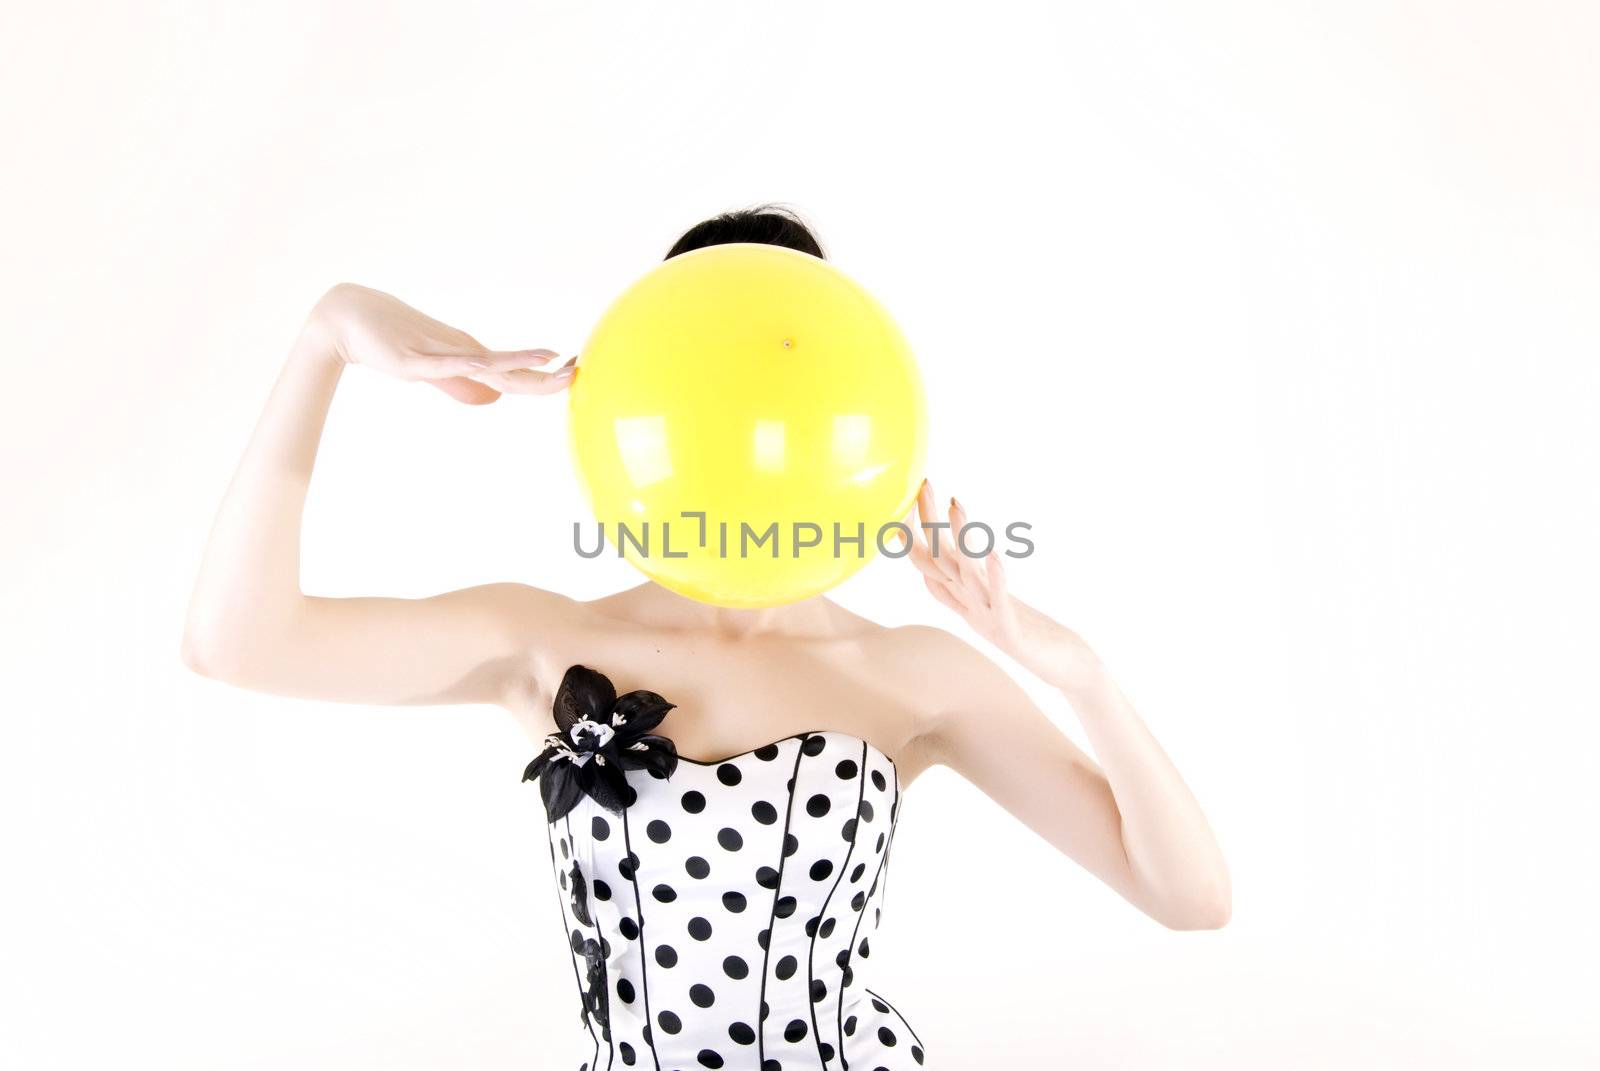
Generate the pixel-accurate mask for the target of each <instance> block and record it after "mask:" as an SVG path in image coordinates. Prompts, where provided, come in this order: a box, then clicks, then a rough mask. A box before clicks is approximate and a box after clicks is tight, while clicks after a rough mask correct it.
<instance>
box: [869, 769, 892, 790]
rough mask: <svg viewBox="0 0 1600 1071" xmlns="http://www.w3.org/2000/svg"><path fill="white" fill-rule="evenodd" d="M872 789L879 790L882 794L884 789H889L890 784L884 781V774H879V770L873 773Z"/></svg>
mask: <svg viewBox="0 0 1600 1071" xmlns="http://www.w3.org/2000/svg"><path fill="white" fill-rule="evenodd" d="M872 787H873V788H875V789H877V790H878V791H879V792H882V791H883V790H884V789H886V788H888V787H889V785H888V782H886V781H885V780H884V779H883V774H881V773H879V772H878V771H877V770H873V771H872Z"/></svg>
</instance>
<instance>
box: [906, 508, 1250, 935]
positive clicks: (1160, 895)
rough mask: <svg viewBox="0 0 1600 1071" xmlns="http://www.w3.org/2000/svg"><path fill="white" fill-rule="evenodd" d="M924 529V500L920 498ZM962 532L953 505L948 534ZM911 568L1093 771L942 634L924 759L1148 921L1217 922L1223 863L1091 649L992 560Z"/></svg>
mask: <svg viewBox="0 0 1600 1071" xmlns="http://www.w3.org/2000/svg"><path fill="white" fill-rule="evenodd" d="M919 508H920V511H921V514H922V519H923V521H924V522H925V523H931V522H932V519H933V512H934V511H933V503H932V492H931V490H930V489H929V488H928V487H927V485H926V484H925V485H924V486H923V490H922V494H921V496H920V498H919ZM966 522H967V518H966V515H965V513H964V512H963V511H962V510H961V507H960V506H959V505H958V504H956V503H955V501H954V500H953V499H952V500H951V510H950V525H951V530H959V529H960V527H961V526H962V525H964V524H965V523H966ZM911 558H912V560H913V561H914V562H915V564H916V565H917V567H918V569H919V570H921V571H922V573H923V579H924V582H925V584H926V585H927V587H928V589H929V591H930V592H932V594H933V595H934V597H935V598H937V599H938V600H939V601H940V602H942V603H944V604H945V605H946V606H948V607H950V608H951V609H953V610H955V611H956V612H957V613H959V614H961V615H962V617H963V618H965V619H966V620H967V622H968V623H969V624H971V625H972V626H973V627H974V629H976V630H977V631H978V632H979V634H980V635H982V636H984V637H985V638H986V639H989V640H990V641H991V642H993V643H994V644H995V645H996V646H997V647H999V648H1000V649H1001V650H1002V651H1004V652H1006V653H1007V654H1008V655H1010V656H1011V657H1013V658H1015V659H1016V660H1017V661H1018V662H1019V663H1020V664H1021V665H1022V666H1024V667H1025V668H1027V669H1028V670H1029V671H1031V672H1033V673H1035V674H1037V675H1038V676H1039V678H1040V679H1041V680H1043V681H1045V682H1046V683H1048V684H1050V685H1052V686H1054V687H1055V688H1057V689H1058V690H1059V691H1060V692H1061V694H1062V695H1063V696H1064V697H1065V698H1066V700H1067V702H1068V703H1070V704H1071V706H1072V709H1073V710H1074V711H1075V712H1076V713H1077V715H1078V719H1079V720H1080V721H1081V722H1082V724H1083V727H1084V731H1085V733H1086V734H1087V735H1088V738H1089V743H1090V747H1091V748H1092V749H1093V751H1094V754H1095V757H1096V758H1097V759H1098V760H1099V762H1098V763H1096V762H1095V760H1094V759H1091V758H1090V757H1089V756H1088V755H1086V754H1084V752H1083V751H1082V750H1081V749H1080V748H1079V747H1077V745H1075V744H1074V743H1073V742H1072V741H1071V740H1070V739H1069V738H1068V737H1067V736H1066V735H1065V734H1063V733H1062V732H1061V731H1060V730H1059V729H1057V728H1056V727H1055V725H1053V724H1052V723H1051V722H1050V720H1049V718H1048V717H1047V716H1046V715H1045V714H1044V712H1043V711H1041V710H1040V709H1039V708H1038V707H1037V706H1036V705H1035V704H1034V703H1033V701H1032V700H1030V699H1029V698H1028V696H1027V694H1026V693H1025V692H1024V691H1023V690H1022V689H1021V687H1019V686H1018V685H1017V683H1016V682H1015V681H1014V680H1012V679H1011V677H1010V675H1009V674H1007V673H1006V672H1005V671H1004V670H1003V669H1001V668H1000V667H999V666H997V665H995V664H994V662H992V661H990V660H989V659H988V658H985V657H984V656H983V655H982V654H980V653H979V652H978V651H976V650H975V649H973V648H972V647H970V646H969V645H967V644H965V643H962V642H961V641H960V640H958V639H956V638H955V637H953V636H946V637H945V639H944V641H943V642H944V643H945V644H946V645H947V646H948V651H947V652H946V656H945V657H943V658H941V659H939V662H940V665H941V667H942V668H941V671H940V677H941V685H942V686H943V693H944V695H945V696H947V702H946V703H945V704H944V706H943V708H942V710H941V711H940V712H939V713H938V714H937V715H936V716H935V717H934V718H933V719H932V721H931V722H930V724H929V725H928V727H927V730H926V732H925V736H924V738H925V741H926V745H927V747H928V749H929V753H930V756H931V757H932V758H933V759H934V760H935V761H938V762H941V763H943V764H944V765H947V766H950V767H951V768H952V769H954V770H955V771H956V772H957V773H960V774H961V775H962V776H963V777H965V778H967V779H968V780H969V781H971V782H972V783H973V784H974V785H976V786H977V787H978V788H979V789H981V790H982V791H984V792H985V793H986V794H987V795H989V796H990V797H992V798H993V799H994V800H995V801H996V802H997V803H999V804H1000V805H1001V806H1002V807H1005V808H1006V809H1007V810H1008V811H1010V812H1011V813H1012V814H1014V815H1016V816H1017V817H1018V818H1019V819H1021V820H1022V821H1023V822H1025V823H1026V824H1027V825H1028V826H1030V827H1031V828H1032V829H1033V830H1035V831H1036V832H1037V833H1039V834H1040V835H1041V836H1043V837H1044V838H1045V839H1046V840H1048V841H1050V843H1052V844H1053V845H1055V846H1056V847H1057V848H1059V849H1060V850H1061V851H1062V852H1064V853H1066V854H1067V855H1069V856H1070V857H1072V858H1073V859H1075V860H1076V861H1078V862H1079V863H1081V864H1082V865H1083V866H1084V867H1085V868H1086V869H1087V870H1089V871H1090V872H1091V873H1093V874H1094V875H1096V876H1097V877H1099V878H1100V879H1101V880H1102V881H1104V882H1105V883H1106V884H1108V885H1110V886H1111V887H1112V888H1113V889H1115V890H1116V891H1117V892H1118V893H1120V894H1121V895H1122V896H1123V897H1124V898H1125V899H1127V900H1128V901H1129V902H1130V903H1132V904H1133V905H1134V906H1135V907H1137V908H1139V909H1140V910H1141V911H1143V912H1145V913H1146V914H1147V915H1150V916H1151V917H1152V918H1154V919H1156V920H1157V921H1159V922H1161V923H1163V924H1164V925H1167V926H1170V927H1172V928H1174V929H1215V928H1217V927H1220V926H1222V925H1224V924H1226V922H1227V920H1228V916H1229V914H1230V911H1231V903H1232V891H1231V886H1230V882H1229V878H1228V868H1227V864H1226V863H1225V862H1224V861H1223V858H1222V851H1221V849H1220V848H1219V846H1218V845H1217V842H1216V838H1215V837H1214V836H1213V835H1212V832H1211V828H1210V826H1209V824H1208V823H1207V822H1206V818H1205V815H1204V813H1202V812H1201V810H1200V806H1199V804H1198V803H1197V802H1196V801H1195V798H1194V796H1193V795H1192V794H1191V793H1190V791H1189V789H1188V787H1187V786H1186V785H1185V784H1184V783H1183V779H1182V777H1180V776H1179V774H1178V771H1177V769H1176V767H1174V766H1173V764H1172V761H1171V760H1170V759H1169V758H1168V757H1167V755H1166V752H1164V751H1163V750H1162V748H1161V745H1160V744H1159V743H1157V742H1156V739H1155V737H1154V736H1153V735H1151V733H1150V730H1149V729H1147V728H1146V727H1145V724H1144V722H1143V721H1142V720H1140V718H1139V715H1138V713H1137V712H1136V711H1135V710H1134V709H1133V706H1132V704H1130V703H1129V702H1128V700H1127V698H1126V697H1125V696H1124V695H1123V694H1122V692H1121V691H1120V690H1119V689H1118V688H1117V686H1116V683H1115V682H1114V681H1112V680H1111V678H1110V676H1109V675H1107V673H1106V671H1105V668H1104V667H1103V666H1102V665H1101V664H1100V659H1099V658H1098V657H1096V655H1095V654H1094V652H1093V651H1092V650H1090V649H1089V646H1088V645H1087V644H1086V643H1084V642H1083V640H1082V639H1081V638H1080V637H1078V636H1077V634H1075V633H1074V632H1072V631H1071V630H1070V629H1068V628H1066V627H1064V626H1062V625H1060V624H1058V623H1057V622H1055V621H1053V620H1051V619H1050V618H1049V617H1047V616H1045V615H1044V614H1042V613H1040V612H1039V611H1038V610H1035V609H1034V608H1033V607H1031V606H1028V605H1027V604H1025V603H1023V602H1022V601H1021V600H1020V599H1018V598H1016V597H1015V596H1014V595H1012V594H1010V593H1009V592H1008V591H1007V590H1006V586H1005V577H1004V573H1003V572H1002V570H1001V568H1000V560H999V558H998V557H997V556H996V555H994V554H993V553H991V554H990V555H989V557H988V558H987V559H979V560H974V559H969V558H966V557H964V556H962V555H960V554H959V553H955V552H952V551H951V550H949V549H948V548H946V547H943V546H941V553H940V554H939V555H937V557H935V556H932V555H930V553H929V550H928V547H927V545H926V543H925V542H922V541H920V540H919V541H917V542H915V543H914V544H913V547H912V551H911Z"/></svg>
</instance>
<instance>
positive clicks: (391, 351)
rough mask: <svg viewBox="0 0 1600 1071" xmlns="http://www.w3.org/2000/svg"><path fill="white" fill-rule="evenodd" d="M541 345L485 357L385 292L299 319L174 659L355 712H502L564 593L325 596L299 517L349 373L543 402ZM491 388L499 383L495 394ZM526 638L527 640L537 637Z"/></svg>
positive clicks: (359, 292) (561, 378)
mask: <svg viewBox="0 0 1600 1071" xmlns="http://www.w3.org/2000/svg"><path fill="white" fill-rule="evenodd" d="M553 357H555V354H553V353H551V352H550V351H548V350H526V351H517V352H512V353H494V352H490V351H488V350H486V349H485V348H484V347H483V346H482V345H480V344H479V343H478V342H477V341H476V340H475V339H473V338H471V336H469V335H467V334H465V333H464V332H461V331H458V330H456V329H455V328H452V327H449V326H447V325H445V324H442V323H439V322H438V321H436V320H431V319H429V318H428V317H426V316H424V315H423V314H422V313H420V312H418V311H417V310H415V309H412V308H410V307H409V306H406V305H404V304H403V303H401V302H399V301H397V300H396V299H394V298H392V297H389V296H388V295H387V294H381V293H379V292H377V291H374V290H368V289H366V288H364V287H356V286H351V285H349V284H341V285H340V286H336V287H334V288H333V289H332V290H330V291H329V292H328V294H327V295H325V296H324V297H323V298H322V300H321V301H319V302H318V303H317V306H316V308H315V309H313V311H312V312H311V314H310V316H308V317H307V319H306V323H305V326H304V328H303V329H302V330H301V332H300V336H299V338H298V339H297V340H296V341H295V344H294V346H293V348H292V350H291V351H290V353H289V357H288V360H287V361H286V362H285V364H284V367H283V370H282V372H281V373H280V374H279V376H278V380H277V383H276V385H275V386H274V387H273V389H272V394H271V396H270V397H269V398H268V400H267V404H266V408H265V409H264V411H263V412H262V414H261V417H260V420H259V421H258V423H257V425H256V428H255V432H254V434H253V436H252V437H251V440H250V444H249V446H248V448H247V449H246V451H245V455H244V458H243V459H242V460H241V461H240V463H239V468H238V470H237V472H236V473H235V475H234V477H233V481H232V483H231V484H230V485H229V487H228V491H227V494H226V495H225V497H224V498H223V501H222V506H221V508H220V510H219V511H218V513H217V518H216V522H215V524H214V526H213V529H212V532H211V538H210V541H209V542H208V544H207V547H206V552H205V558H204V561H203V563H202V565H201V568H200V575H199V579H198V580H197V581H196V583H195V588H194V593H193V595H192V597H191V599H190V604H189V613H188V618H187V621H186V624H185V629H184V636H183V658H184V661H185V663H186V664H188V666H189V667H190V668H191V669H193V670H195V671H196V672H198V673H201V674H204V675H206V676H210V677H215V678H217V679H219V680H224V681H227V682H228V683H231V684H236V685H239V686H240V687H244V688H250V689H252V690H256V691H264V692H274V693H278V694H283V695H294V696H303V697H309V698H319V699H330V700H342V701H348V702H357V703H375V704H413V703H471V702H498V701H500V700H501V699H502V698H503V697H504V696H505V694H506V692H507V689H508V688H509V687H510V686H511V682H512V680H513V679H514V674H515V669H516V666H517V665H518V664H520V660H521V656H522V655H523V654H524V653H525V652H526V651H527V649H528V644H529V643H530V640H531V641H532V642H537V636H538V634H539V632H540V630H541V629H542V628H552V627H555V626H556V625H557V624H558V622H559V619H560V617H561V615H562V614H563V613H564V612H565V608H566V607H567V606H568V605H569V604H568V603H567V601H566V600H565V599H562V598H561V597H559V596H556V595H553V594H550V593H548V592H542V591H538V590H536V589H533V588H528V587H524V586H522V585H516V584H494V585H487V586H484V587H476V588H468V589H465V590H462V591H455V592H450V593H448V594H444V595H438V596H435V597H432V598H426V599H391V598H350V599H339V598H323V597H319V596H315V595H308V594H306V593H304V592H303V591H302V590H301V587H300V521H301V515H302V513H303V511H304V506H305V497H306V490H307V487H308V486H309V484H310V480H311V472H312V467H313V464H314V462H315V460H316V454H317V445H318V442H319V441H320V439H321V437H322V430H323V424H324V422H325V420H326V418H327V414H328V408H329V405H330V404H331V403H332V401H333V395H334V391H335V389H336V388H337V386H338V384H339V380H340V377H341V376H342V375H343V373H344V370H345V368H346V367H347V366H348V365H350V364H357V363H359V364H368V365H370V366H372V367H375V368H377V369H379V370H381V371H384V372H387V373H389V374H391V375H397V376H401V377H402V378H407V379H416V380H425V381H428V382H430V383H432V384H433V385H435V386H437V387H439V388H440V389H441V390H443V391H444V392H445V393H447V394H449V395H450V396H452V397H454V398H456V399H457V400H459V401H463V402H467V403H470V404H482V403H485V402H491V401H494V400H495V399H496V398H497V397H499V390H496V389H495V388H496V387H498V388H499V389H500V390H516V391H520V392H525V393H549V392H552V391H556V390H560V389H561V388H562V387H564V386H565V385H566V383H567V382H569V381H570V378H571V371H570V368H563V369H562V370H561V371H559V372H553V373H543V372H536V371H530V370H528V369H529V367H530V366H533V365H539V364H544V363H546V362H548V361H549V360H550V359H552V358H553ZM491 384H492V385H491ZM530 634H531V635H530Z"/></svg>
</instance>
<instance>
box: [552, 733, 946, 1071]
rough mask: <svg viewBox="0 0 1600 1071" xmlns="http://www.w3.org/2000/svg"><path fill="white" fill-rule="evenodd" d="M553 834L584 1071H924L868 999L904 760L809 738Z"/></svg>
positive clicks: (825, 736)
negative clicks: (578, 1002) (578, 1000)
mask: <svg viewBox="0 0 1600 1071" xmlns="http://www.w3.org/2000/svg"><path fill="white" fill-rule="evenodd" d="M626 778H627V791H626V792H625V793H624V798H625V799H626V801H627V805H626V806H625V807H623V808H621V811H620V813H617V812H616V811H614V810H612V809H608V808H605V807H602V806H600V804H599V803H598V802H597V801H596V800H594V799H592V798H590V797H588V796H584V797H583V798H581V799H578V800H577V802H576V803H575V805H573V806H572V808H571V809H570V811H568V812H567V813H565V814H563V815H562V816H561V817H560V818H558V819H556V820H555V821H552V822H550V824H549V833H550V857H551V862H552V864H553V865H554V867H555V870H556V874H557V880H558V884H559V887H560V892H561V913H562V919H563V922H564V926H565V929H566V932H567V941H568V944H569V946H570V948H571V950H572V966H573V971H574V974H575V976H576V979H577V983H578V989H579V991H580V994H581V997H582V1010H581V1022H582V1029H583V1031H584V1033H583V1035H582V1037H583V1040H582V1046H583V1051H582V1054H581V1056H580V1057H579V1058H581V1059H583V1060H584V1064H583V1067H584V1068H585V1069H586V1071H600V1069H602V1068H604V1069H608V1071H609V1069H612V1068H620V1067H644V1068H649V1069H651V1071H691V1069H694V1068H699V1067H709V1068H730V1069H732V1068H738V1069H748V1071H801V1069H815V1068H824V1069H834V1068H837V1069H839V1071H845V1069H847V1068H849V1067H852V1066H859V1067H860V1069H861V1071H874V1069H876V1068H885V1069H891V1071H893V1069H899V1068H911V1067H916V1066H918V1065H920V1064H922V1062H923V1052H922V1048H921V1043H920V1041H919V1040H918V1039H917V1037H916V1035H915V1034H913V1033H912V1032H911V1029H910V1027H909V1026H907V1025H906V1023H905V1021H904V1020H903V1019H902V1018H901V1017H900V1015H899V1014H898V1013H897V1012H896V1011H895V1010H894V1009H893V1008H892V1007H891V1006H890V1005H889V1004H888V1002H887V1001H885V1000H884V999H883V998H882V997H881V996H878V995H877V994H876V993H873V992H871V991H870V990H869V989H868V988H867V984H868V983H867V978H866V975H867V972H868V964H869V963H870V960H871V955H872V944H871V935H872V933H873V932H874V931H875V930H876V929H877V926H878V921H879V915H880V909H881V904H882V901H883V895H884V887H885V879H886V876H887V875H886V866H887V862H888V857H889V852H890V849H891V847H892V845H893V842H894V830H895V822H896V818H897V816H898V812H899V804H900V786H899V779H898V778H897V776H896V771H895V766H894V763H893V761H891V760H890V759H889V757H888V756H887V755H884V754H883V753H882V752H880V751H878V750H877V749H876V748H874V747H872V746H871V745H870V744H867V743H866V742H864V741H862V740H860V739H857V738H855V737H852V736H849V735H846V734H843V733H837V732H811V733H802V734H800V735H798V736H793V737H790V738H788V739H786V740H781V741H778V742H777V743H774V744H768V745H767V746H766V747H762V748H757V749H756V750H754V751H749V752H746V753H744V754H742V755H735V756H732V757H730V758H728V759H725V760H723V761H721V762H713V763H701V762H694V761H692V760H689V759H682V760H680V761H678V762H677V764H676V768H675V769H674V770H673V771H672V772H671V774H670V776H664V775H663V774H662V773H661V772H660V771H659V770H655V769H630V770H628V771H627V772H626Z"/></svg>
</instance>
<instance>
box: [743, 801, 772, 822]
mask: <svg viewBox="0 0 1600 1071" xmlns="http://www.w3.org/2000/svg"><path fill="white" fill-rule="evenodd" d="M750 814H751V816H752V817H754V818H755V820H756V821H757V822H760V823H761V824H762V825H764V826H770V825H772V823H774V822H776V821H777V820H778V808H776V807H774V806H773V805H772V804H770V803H768V802H767V801H766V800H757V801H756V802H755V803H752V804H751V805H750Z"/></svg>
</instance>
